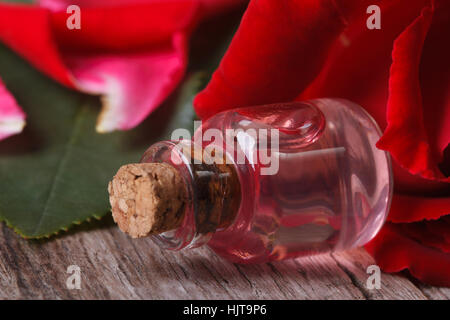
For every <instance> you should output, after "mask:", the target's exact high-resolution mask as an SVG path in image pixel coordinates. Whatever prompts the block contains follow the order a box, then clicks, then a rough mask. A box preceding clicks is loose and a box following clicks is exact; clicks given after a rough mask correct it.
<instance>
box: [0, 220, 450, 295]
mask: <svg viewBox="0 0 450 320" xmlns="http://www.w3.org/2000/svg"><path fill="white" fill-rule="evenodd" d="M371 264H374V262H373V260H372V258H371V257H370V256H369V255H368V254H367V253H366V252H365V251H364V250H362V249H359V250H353V251H351V252H344V253H339V254H327V255H321V256H315V257H311V258H301V259H296V260H290V261H285V262H276V263H270V264H265V265H253V266H242V265H234V264H231V263H229V262H227V261H225V260H223V259H221V258H220V257H218V256H216V255H215V254H214V253H213V252H212V251H211V250H209V249H208V248H207V247H203V248H200V249H195V250H188V251H184V252H177V253H175V252H168V251H162V250H160V249H159V248H158V247H157V246H156V245H154V244H153V243H152V241H151V240H149V239H140V240H130V239H129V238H128V237H127V236H125V235H124V234H122V233H121V232H120V231H119V230H118V229H117V228H116V227H115V226H114V225H113V224H112V222H111V221H110V220H109V219H106V220H103V221H101V222H96V223H93V224H90V225H83V226H80V227H77V228H75V230H73V231H71V232H69V233H67V234H64V235H61V236H59V237H56V238H54V239H52V240H49V241H30V240H23V239H21V238H20V237H18V236H17V235H16V234H14V232H13V231H12V230H10V229H9V228H7V227H6V226H5V225H4V224H0V298H1V299H450V288H436V287H430V286H426V285H423V284H420V283H418V282H416V281H414V280H410V279H409V278H407V276H406V275H389V274H384V273H383V274H382V275H381V289H379V290H376V289H372V290H369V289H367V287H366V281H367V277H368V276H369V275H368V274H367V273H366V269H367V266H369V265H371ZM70 265H78V266H79V267H80V270H81V289H80V290H76V289H75V290H69V289H68V288H67V286H66V281H67V278H68V277H69V276H70V274H68V273H67V268H68V266H70Z"/></svg>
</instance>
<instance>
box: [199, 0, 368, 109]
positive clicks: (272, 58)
mask: <svg viewBox="0 0 450 320" xmlns="http://www.w3.org/2000/svg"><path fill="white" fill-rule="evenodd" d="M357 3H358V8H359V5H361V4H362V2H357ZM355 4H356V2H355ZM354 10H356V8H354V7H352V6H350V7H348V8H344V7H342V8H341V10H338V8H337V7H336V6H335V1H325V0H322V1H317V0H314V1H312V0H310V1H273V0H259V1H252V2H250V5H249V7H248V9H247V11H246V13H245V15H244V17H243V19H242V22H241V25H240V27H239V29H238V31H237V33H236V35H235V36H234V38H233V41H232V43H231V45H230V48H229V49H228V51H227V53H226V54H225V56H224V58H223V59H222V62H221V63H220V66H219V68H218V69H217V70H216V72H215V73H214V75H213V77H212V79H211V81H210V83H209V84H208V86H207V87H206V89H205V90H204V91H202V92H201V93H200V94H198V95H197V97H196V99H195V101H194V105H195V110H196V112H197V114H198V115H199V116H200V117H202V118H206V117H209V116H211V115H213V114H215V113H217V112H219V111H223V110H226V109H228V108H233V107H241V106H249V105H263V104H270V103H274V102H282V101H289V100H293V99H294V98H295V97H296V96H297V95H298V93H299V92H300V91H301V90H303V89H304V88H305V87H306V86H307V85H308V84H309V83H310V82H311V81H312V80H313V79H314V77H315V76H316V75H317V73H318V72H319V71H320V69H321V67H322V65H323V63H324V61H325V59H326V58H327V53H328V49H329V48H330V46H331V45H332V43H333V42H334V40H335V39H336V38H337V37H338V36H339V34H340V33H341V31H342V30H343V29H344V27H345V18H346V17H347V16H350V15H351V14H352V11H354ZM342 13H345V14H342Z"/></svg>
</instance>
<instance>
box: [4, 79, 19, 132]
mask: <svg viewBox="0 0 450 320" xmlns="http://www.w3.org/2000/svg"><path fill="white" fill-rule="evenodd" d="M24 126H25V113H24V112H23V111H22V109H21V108H20V107H19V105H18V104H17V102H16V100H15V99H14V97H13V96H12V95H11V94H10V93H9V91H8V90H7V89H6V87H5V85H4V84H3V82H2V81H1V79H0V140H2V139H5V138H7V137H9V136H12V135H14V134H17V133H20V132H22V129H23V127H24Z"/></svg>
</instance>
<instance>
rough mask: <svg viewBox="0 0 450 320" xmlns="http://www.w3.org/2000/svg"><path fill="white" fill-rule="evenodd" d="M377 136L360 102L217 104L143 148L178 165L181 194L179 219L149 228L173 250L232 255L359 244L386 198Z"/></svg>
mask: <svg viewBox="0 0 450 320" xmlns="http://www.w3.org/2000/svg"><path fill="white" fill-rule="evenodd" d="M380 135H381V132H380V129H379V128H378V126H377V124H376V122H375V121H374V120H373V119H372V118H371V116H370V115H369V114H368V113H367V112H366V111H365V110H364V109H363V108H361V107H360V106H358V105H356V104H354V103H352V102H350V101H346V100H341V99H317V100H311V101H306V102H293V103H281V104H275V105H267V106H258V107H249V108H238V109H233V110H230V111H225V112H222V113H219V114H217V115H215V116H213V117H211V118H210V119H208V120H207V121H205V122H204V123H203V124H202V125H201V126H200V127H199V128H198V129H197V130H196V132H195V134H194V137H193V139H191V140H187V139H181V140H173V141H162V142H158V143H156V144H154V145H152V146H151V147H150V148H149V149H148V150H147V151H146V152H145V154H144V156H143V157H142V160H141V162H165V163H168V164H170V165H172V166H173V167H175V168H176V169H177V171H178V172H179V173H180V175H181V176H182V177H183V179H184V180H185V183H186V192H187V198H188V201H187V203H186V205H185V207H184V209H183V210H184V220H183V222H182V223H181V225H180V226H179V227H178V228H176V229H175V230H170V231H167V232H164V233H162V234H158V235H151V237H152V239H153V240H154V241H155V242H156V243H157V244H158V245H160V246H161V247H163V248H166V249H171V250H181V249H183V248H195V247H199V246H201V245H204V244H208V245H209V246H210V247H211V248H212V249H213V250H214V251H215V252H216V253H218V254H219V255H221V256H223V257H225V258H227V259H229V260H231V261H232V262H236V263H262V262H268V261H273V260H282V259H287V258H295V257H300V256H305V255H312V254H317V253H322V252H327V251H336V250H344V249H350V248H354V247H358V246H362V245H364V244H365V243H367V242H368V241H369V240H371V239H372V238H373V237H374V236H375V235H376V233H377V232H378V231H379V230H380V228H381V226H382V225H383V223H384V221H385V219H386V216H387V212H388V210H389V206H390V202H391V198H392V189H393V185H392V173H391V164H390V158H389V155H388V154H387V153H386V152H384V151H382V150H379V149H377V148H376V147H375V143H376V142H377V140H378V139H379V138H380ZM220 159H222V160H223V161H220Z"/></svg>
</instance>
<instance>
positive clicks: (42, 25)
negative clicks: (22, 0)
mask: <svg viewBox="0 0 450 320" xmlns="http://www.w3.org/2000/svg"><path fill="white" fill-rule="evenodd" d="M0 41H2V42H3V43H4V44H6V45H7V46H8V47H10V48H11V49H12V50H14V51H15V52H16V53H18V54H19V55H21V56H22V57H23V58H25V59H26V60H28V61H29V62H30V63H31V64H33V65H34V66H35V67H36V68H37V69H38V70H40V71H41V72H43V73H45V74H46V75H48V76H49V77H51V78H53V79H54V80H56V81H58V82H60V83H61V84H63V85H66V86H68V87H70V88H74V82H73V78H72V76H71V74H70V72H69V70H67V68H66V66H65V65H64V62H63V61H62V59H61V55H60V53H59V52H58V49H57V44H56V43H55V41H54V39H53V36H52V30H51V24H50V13H49V12H48V10H46V9H42V8H38V7H35V6H28V5H13V4H5V3H0Z"/></svg>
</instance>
